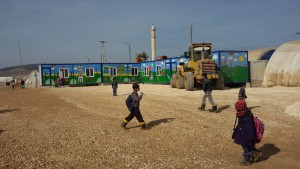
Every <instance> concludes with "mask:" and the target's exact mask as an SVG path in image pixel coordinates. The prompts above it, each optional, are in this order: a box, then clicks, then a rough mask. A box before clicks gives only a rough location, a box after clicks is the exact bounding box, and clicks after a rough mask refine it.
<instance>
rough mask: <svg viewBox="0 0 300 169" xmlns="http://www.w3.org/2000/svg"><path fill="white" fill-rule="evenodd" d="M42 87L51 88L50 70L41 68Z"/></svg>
mask: <svg viewBox="0 0 300 169" xmlns="http://www.w3.org/2000/svg"><path fill="white" fill-rule="evenodd" d="M42 86H52V78H51V69H50V68H42Z"/></svg>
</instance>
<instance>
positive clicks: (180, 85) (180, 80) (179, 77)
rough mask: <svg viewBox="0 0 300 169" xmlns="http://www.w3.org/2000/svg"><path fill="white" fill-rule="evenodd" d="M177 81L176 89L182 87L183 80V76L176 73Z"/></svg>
mask: <svg viewBox="0 0 300 169" xmlns="http://www.w3.org/2000/svg"><path fill="white" fill-rule="evenodd" d="M176 76H177V83H176V87H177V89H184V81H183V77H182V76H181V75H180V74H179V73H177V74H176Z"/></svg>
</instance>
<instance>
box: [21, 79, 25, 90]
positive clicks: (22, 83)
mask: <svg viewBox="0 0 300 169" xmlns="http://www.w3.org/2000/svg"><path fill="white" fill-rule="evenodd" d="M21 88H22V89H25V81H24V79H22V80H21Z"/></svg>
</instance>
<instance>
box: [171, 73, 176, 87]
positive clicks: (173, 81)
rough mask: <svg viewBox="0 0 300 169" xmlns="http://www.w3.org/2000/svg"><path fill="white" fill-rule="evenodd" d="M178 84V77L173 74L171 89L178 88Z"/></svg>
mask: <svg viewBox="0 0 300 169" xmlns="http://www.w3.org/2000/svg"><path fill="white" fill-rule="evenodd" d="M176 83H177V76H176V74H173V75H172V77H171V81H170V86H171V88H176Z"/></svg>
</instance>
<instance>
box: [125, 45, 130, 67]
mask: <svg viewBox="0 0 300 169" xmlns="http://www.w3.org/2000/svg"><path fill="white" fill-rule="evenodd" d="M125 44H127V45H128V47H129V63H131V50H130V44H129V43H128V42H125Z"/></svg>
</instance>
